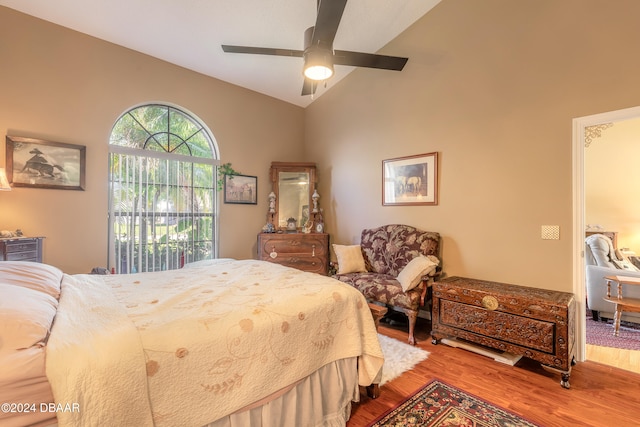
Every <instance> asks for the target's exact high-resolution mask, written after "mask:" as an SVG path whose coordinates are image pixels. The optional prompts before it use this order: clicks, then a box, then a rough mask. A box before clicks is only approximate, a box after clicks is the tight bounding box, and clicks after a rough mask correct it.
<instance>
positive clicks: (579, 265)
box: [572, 107, 640, 361]
mask: <svg viewBox="0 0 640 427" xmlns="http://www.w3.org/2000/svg"><path fill="white" fill-rule="evenodd" d="M636 118H640V107H633V108H626V109H623V110H617V111H610V112H606V113H600V114H595V115H591V116H585V117H579V118H576V119H573V183H572V184H573V188H572V192H573V217H574V218H573V219H574V220H573V226H574V229H573V271H574V273H573V278H574V280H573V293H574V294H575V296H576V299H577V301H578V303H579V304H578V307H579V308H578V313H577V316H578V319H577V322H576V334H577V340H578V341H577V345H578V349H577V350H578V351H577V355H578V356H577V357H578V360H579V361H584V360H585V359H586V303H585V301H586V288H585V263H584V232H585V227H586V223H585V205H586V204H585V138H586V136H587V128H590V129H592V127H594V126H598V125H605V124H607V123H613V124H615V123H616V122H620V121H624V120H630V119H636Z"/></svg>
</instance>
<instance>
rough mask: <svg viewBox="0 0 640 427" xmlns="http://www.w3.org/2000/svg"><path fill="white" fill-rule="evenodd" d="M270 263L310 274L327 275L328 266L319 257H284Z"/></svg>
mask: <svg viewBox="0 0 640 427" xmlns="http://www.w3.org/2000/svg"><path fill="white" fill-rule="evenodd" d="M268 261H271V262H274V263H277V264H280V265H284V266H285V267H291V268H297V269H298V270H302V271H308V272H310V273H319V274H325V271H326V266H325V264H324V262H322V259H320V258H318V257H297V256H288V255H284V256H281V257H278V258H276V259H269V260H268Z"/></svg>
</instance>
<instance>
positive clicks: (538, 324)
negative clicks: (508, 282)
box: [439, 300, 556, 354]
mask: <svg viewBox="0 0 640 427" xmlns="http://www.w3.org/2000/svg"><path fill="white" fill-rule="evenodd" d="M439 318H440V322H441V323H442V325H446V326H450V327H453V328H459V329H462V330H465V331H469V332H472V333H475V334H479V335H484V336H487V337H490V338H494V339H497V340H500V341H503V342H505V343H510V344H515V345H518V346H521V347H523V348H531V349H534V350H539V351H543V352H545V353H549V354H554V352H555V348H554V337H555V336H556V334H555V325H554V324H553V323H551V322H545V321H542V320H537V319H531V318H527V317H522V316H516V315H513V314H509V313H502V312H499V311H489V310H487V309H485V308H483V307H476V306H473V305H468V304H461V303H458V302H454V301H447V300H441V301H440V316H439Z"/></svg>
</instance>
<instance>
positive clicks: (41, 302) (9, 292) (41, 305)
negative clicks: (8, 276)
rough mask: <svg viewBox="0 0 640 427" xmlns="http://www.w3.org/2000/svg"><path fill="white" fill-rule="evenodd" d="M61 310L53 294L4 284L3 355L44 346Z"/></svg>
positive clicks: (0, 314) (0, 311) (0, 293)
mask: <svg viewBox="0 0 640 427" xmlns="http://www.w3.org/2000/svg"><path fill="white" fill-rule="evenodd" d="M0 264H1V263H0ZM2 282H4V280H2ZM57 307H58V301H57V300H56V299H55V298H54V297H52V296H51V295H49V294H46V293H44V292H39V291H36V290H33V289H29V288H25V287H22V286H14V285H10V284H6V283H0V354H1V353H4V352H12V351H16V350H21V349H25V348H29V347H32V346H34V345H44V344H45V343H46V340H47V337H48V335H49V331H50V330H51V324H52V323H53V317H54V316H55V315H56V308H57Z"/></svg>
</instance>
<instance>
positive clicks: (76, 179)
mask: <svg viewBox="0 0 640 427" xmlns="http://www.w3.org/2000/svg"><path fill="white" fill-rule="evenodd" d="M85 163H86V147H85V146H83V145H73V144H65V143H62V142H53V141H45V140H42V139H34V138H23V137H19V136H8V135H7V178H8V179H9V182H11V183H12V184H13V186H14V187H34V188H51V189H60V190H84V186H85Z"/></svg>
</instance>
